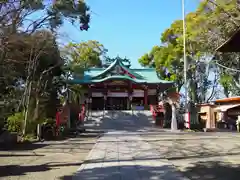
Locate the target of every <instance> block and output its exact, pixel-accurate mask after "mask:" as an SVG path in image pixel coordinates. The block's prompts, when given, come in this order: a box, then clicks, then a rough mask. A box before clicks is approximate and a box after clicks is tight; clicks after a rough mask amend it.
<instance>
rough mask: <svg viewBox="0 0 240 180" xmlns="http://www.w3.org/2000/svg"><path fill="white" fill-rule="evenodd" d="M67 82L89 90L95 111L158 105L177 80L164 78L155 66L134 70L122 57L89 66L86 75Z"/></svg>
mask: <svg viewBox="0 0 240 180" xmlns="http://www.w3.org/2000/svg"><path fill="white" fill-rule="evenodd" d="M68 83H70V84H80V85H82V86H83V87H84V89H86V93H85V98H86V101H87V103H88V104H89V105H90V108H91V109H92V110H131V109H133V107H134V106H136V107H142V108H143V109H149V105H157V104H158V102H159V97H160V95H161V93H162V92H164V91H166V90H167V89H170V88H172V87H174V82H171V81H166V80H162V79H161V78H160V77H159V76H158V75H157V73H156V70H155V69H154V68H143V69H132V68H130V66H129V65H126V63H124V62H122V61H121V60H120V59H119V58H116V60H115V61H114V62H113V63H111V64H110V65H109V66H108V67H106V68H89V69H87V70H85V71H84V75H83V77H74V78H73V79H71V80H69V82H68Z"/></svg>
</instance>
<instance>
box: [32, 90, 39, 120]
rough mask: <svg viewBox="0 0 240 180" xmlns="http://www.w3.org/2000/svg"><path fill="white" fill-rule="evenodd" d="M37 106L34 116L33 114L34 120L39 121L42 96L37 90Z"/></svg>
mask: <svg viewBox="0 0 240 180" xmlns="http://www.w3.org/2000/svg"><path fill="white" fill-rule="evenodd" d="M35 98H36V99H35V101H36V102H35V108H34V116H33V121H34V122H35V121H37V120H38V118H39V105H40V98H39V93H38V92H37V94H36V97H35Z"/></svg>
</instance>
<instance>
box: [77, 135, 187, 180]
mask: <svg viewBox="0 0 240 180" xmlns="http://www.w3.org/2000/svg"><path fill="white" fill-rule="evenodd" d="M145 133H147V132H145ZM140 134H141V133H138V132H135V133H134V132H127V131H116V132H108V133H106V134H105V135H104V136H103V137H101V138H100V139H99V140H98V141H97V143H96V144H95V146H94V148H93V149H92V150H91V152H90V153H89V155H88V157H87V159H86V161H85V163H84V164H82V165H81V167H80V168H79V169H78V171H77V173H76V174H75V176H74V177H73V179H74V180H97V179H101V180H103V179H104V180H120V179H121V180H151V179H153V180H160V179H161V180H187V178H184V177H183V176H182V174H181V173H180V172H178V171H177V170H176V169H175V168H174V167H173V166H172V165H170V164H169V163H168V162H167V161H166V160H164V159H161V155H160V154H159V152H158V151H157V150H155V149H153V148H152V146H151V145H150V144H149V143H147V142H145V141H144V140H143V139H142V138H141V136H140Z"/></svg>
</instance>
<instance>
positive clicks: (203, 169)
mask: <svg viewBox="0 0 240 180" xmlns="http://www.w3.org/2000/svg"><path fill="white" fill-rule="evenodd" d="M135 168H137V169H138V172H139V175H140V176H141V178H142V179H176V180H177V179H178V178H177V177H175V176H174V171H176V169H174V168H173V167H171V166H161V167H153V166H121V167H116V166H110V167H104V168H93V169H86V170H82V171H80V172H78V173H76V174H75V175H72V176H63V177H60V179H61V180H78V179H81V180H93V179H109V180H110V179H115V180H118V179H122V180H124V179H131V180H135V179H138V178H134V175H135V173H136V171H135ZM167 169H170V171H169V170H167ZM119 171H123V172H124V173H122V175H123V177H121V178H120V173H119ZM175 175H176V174H175ZM177 175H180V176H185V177H188V178H189V179H191V180H239V177H240V171H239V166H230V165H227V164H224V163H223V162H219V161H211V162H198V163H195V164H192V167H190V168H188V169H186V170H185V171H184V172H179V173H178V174H177ZM179 179H180V178H179Z"/></svg>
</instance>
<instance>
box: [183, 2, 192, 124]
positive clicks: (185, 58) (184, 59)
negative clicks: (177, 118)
mask: <svg viewBox="0 0 240 180" xmlns="http://www.w3.org/2000/svg"><path fill="white" fill-rule="evenodd" d="M182 21H183V62H184V84H185V108H186V113H185V114H188V113H189V112H188V82H187V68H188V64H187V56H186V21H185V0H182ZM188 117H189V116H188ZM188 121H189V126H190V119H187V122H188ZM189 128H190V127H189Z"/></svg>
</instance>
